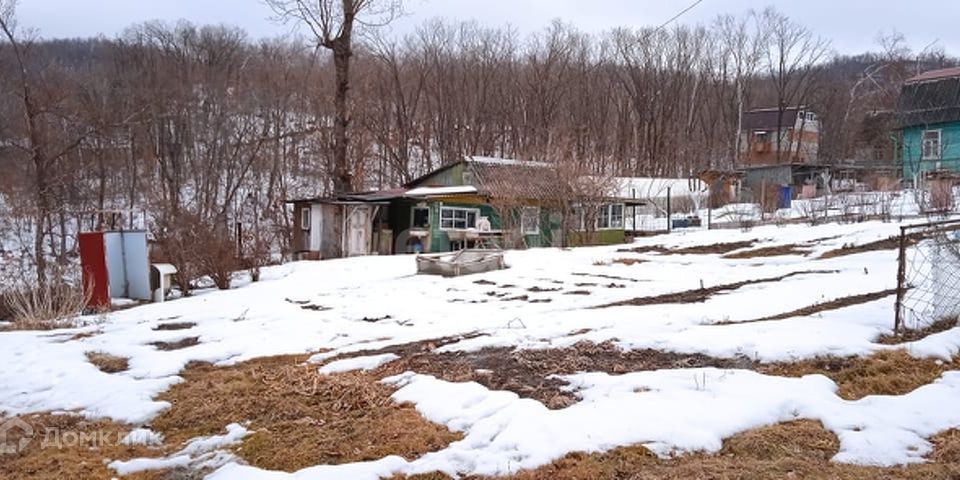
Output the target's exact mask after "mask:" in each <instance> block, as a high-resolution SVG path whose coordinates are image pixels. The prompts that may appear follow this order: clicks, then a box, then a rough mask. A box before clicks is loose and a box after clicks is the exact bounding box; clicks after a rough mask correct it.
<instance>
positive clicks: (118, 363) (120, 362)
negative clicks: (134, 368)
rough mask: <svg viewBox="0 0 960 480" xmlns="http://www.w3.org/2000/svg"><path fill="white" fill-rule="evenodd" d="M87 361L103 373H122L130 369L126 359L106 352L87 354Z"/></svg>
mask: <svg viewBox="0 0 960 480" xmlns="http://www.w3.org/2000/svg"><path fill="white" fill-rule="evenodd" d="M86 356H87V361H89V362H90V363H92V364H93V365H94V366H96V367H97V368H99V369H100V371H101V372H103V373H120V372H125V371H126V370H127V369H128V368H130V363H129V360H130V359H128V358H126V357H118V356H116V355H111V354H109V353H106V352H87V353H86Z"/></svg>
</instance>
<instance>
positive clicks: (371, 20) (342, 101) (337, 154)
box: [267, 0, 402, 193]
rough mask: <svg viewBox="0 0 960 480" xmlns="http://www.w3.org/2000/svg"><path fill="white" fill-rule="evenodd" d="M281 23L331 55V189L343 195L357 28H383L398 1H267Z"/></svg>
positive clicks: (349, 174)
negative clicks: (298, 26) (305, 32)
mask: <svg viewBox="0 0 960 480" xmlns="http://www.w3.org/2000/svg"><path fill="white" fill-rule="evenodd" d="M267 4H268V5H270V7H271V8H272V9H273V10H274V12H276V14H277V16H278V17H279V19H280V20H282V21H284V22H286V21H290V20H293V21H297V22H299V23H302V24H303V25H306V26H307V28H309V29H310V32H311V33H312V34H313V36H314V39H315V40H316V45H317V47H318V48H325V49H328V50H330V51H331V53H332V54H333V64H334V71H335V75H336V94H335V97H334V105H335V110H336V120H335V123H334V142H333V164H334V179H333V182H334V183H333V184H334V190H335V191H337V192H339V193H343V192H348V191H350V190H352V189H353V187H354V185H353V169H352V168H351V164H350V160H349V158H348V153H349V142H350V136H349V127H350V111H349V105H348V100H349V92H350V59H351V57H353V37H354V27H355V26H356V25H360V26H365V27H378V26H384V25H387V24H389V23H390V22H392V21H393V20H394V19H395V18H397V17H398V16H399V15H400V13H401V8H402V4H401V1H400V0H267Z"/></svg>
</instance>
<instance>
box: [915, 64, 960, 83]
mask: <svg viewBox="0 0 960 480" xmlns="http://www.w3.org/2000/svg"><path fill="white" fill-rule="evenodd" d="M953 77H960V67H952V68H941V69H939V70H928V71H926V72H923V73H921V74H920V75H917V76H915V77H910V78H908V79H907V80H906V82H905V83H918V82H929V81H933V80H942V79H945V78H953Z"/></svg>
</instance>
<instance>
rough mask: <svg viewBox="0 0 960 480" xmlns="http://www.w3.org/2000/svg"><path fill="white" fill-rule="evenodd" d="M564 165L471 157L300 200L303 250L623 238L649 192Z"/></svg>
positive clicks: (334, 252)
mask: <svg viewBox="0 0 960 480" xmlns="http://www.w3.org/2000/svg"><path fill="white" fill-rule="evenodd" d="M610 180H611V182H610V185H605V184H604V181H603V180H602V179H599V178H594V177H588V176H577V177H576V178H571V176H569V175H565V174H564V173H562V172H561V169H560V168H557V166H556V165H554V164H550V163H543V162H533V161H525V160H510V159H502V158H488V157H467V158H464V159H463V160H460V161H458V162H454V163H451V164H448V165H445V166H442V167H440V168H438V169H436V170H433V171H431V172H429V173H427V174H425V175H423V176H421V177H419V178H417V179H415V180H413V181H411V182H409V183H408V184H406V185H404V186H403V188H399V189H393V190H385V191H379V192H367V193H356V194H350V195H343V196H340V197H338V198H335V199H329V198H315V199H301V200H292V201H290V202H288V203H292V204H293V205H294V224H295V229H294V230H295V231H294V232H293V238H294V250H295V253H296V254H297V256H298V257H300V258H335V257H340V256H352V255H367V254H374V253H379V254H401V253H426V252H449V251H454V250H459V249H462V248H533V247H549V246H556V247H559V246H567V245H599V244H614V243H622V242H624V241H625V239H626V230H625V222H624V218H625V214H626V213H627V212H626V209H627V208H635V207H636V206H637V205H639V204H642V203H643V202H642V201H639V200H634V199H620V198H615V195H616V184H615V182H614V179H612V178H611V179H610Z"/></svg>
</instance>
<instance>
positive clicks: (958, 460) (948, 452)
mask: <svg viewBox="0 0 960 480" xmlns="http://www.w3.org/2000/svg"><path fill="white" fill-rule="evenodd" d="M930 441H931V443H933V452H932V453H931V454H930V455H928V458H929V459H930V460H931V461H933V462H937V463H945V464H951V465H960V429H957V428H954V429H952V430H947V431H946V432H942V433H940V434H939V435H935V436H934V437H933V438H931V439H930Z"/></svg>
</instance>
